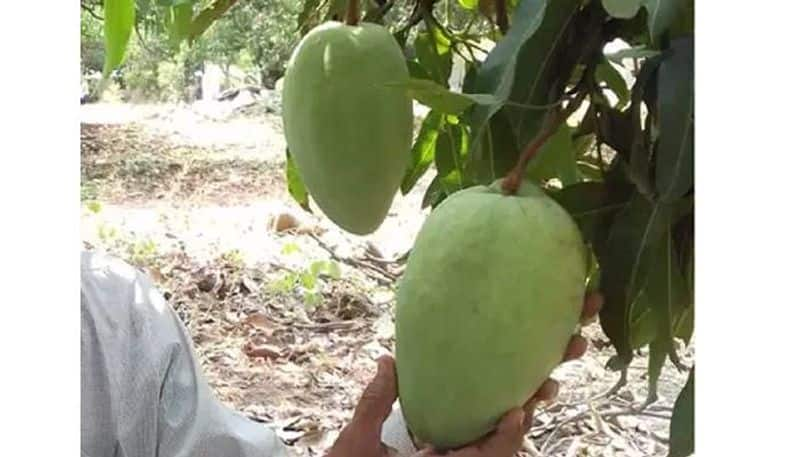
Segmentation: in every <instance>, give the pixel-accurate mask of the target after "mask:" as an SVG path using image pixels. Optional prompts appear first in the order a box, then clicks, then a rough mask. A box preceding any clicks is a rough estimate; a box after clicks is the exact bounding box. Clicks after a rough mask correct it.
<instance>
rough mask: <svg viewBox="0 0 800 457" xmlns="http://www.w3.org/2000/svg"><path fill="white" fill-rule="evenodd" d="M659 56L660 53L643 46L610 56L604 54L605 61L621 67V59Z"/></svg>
mask: <svg viewBox="0 0 800 457" xmlns="http://www.w3.org/2000/svg"><path fill="white" fill-rule="evenodd" d="M659 54H661V51H656V50H654V49H649V48H648V47H647V46H645V45H643V44H642V45H638V46H633V47H631V48H628V49H621V50H619V51H616V52H612V53H611V54H606V59H608V60H610V61H611V62H614V63H617V64H620V65H622V61H623V59H647V58H650V57H655V56H657V55H659Z"/></svg>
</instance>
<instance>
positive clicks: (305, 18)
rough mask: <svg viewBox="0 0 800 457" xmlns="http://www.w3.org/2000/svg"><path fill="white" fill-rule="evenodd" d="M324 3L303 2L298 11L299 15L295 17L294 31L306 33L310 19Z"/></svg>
mask: <svg viewBox="0 0 800 457" xmlns="http://www.w3.org/2000/svg"><path fill="white" fill-rule="evenodd" d="M325 1H326V0H305V1H304V2H303V9H302V10H300V14H298V15H297V29H295V30H298V31H303V33H305V32H307V31H308V30H309V27H308V25H309V23H310V22H311V19H312V18H313V17H314V16H316V14H317V13H318V11H319V8H320V4H321V3H324V2H325Z"/></svg>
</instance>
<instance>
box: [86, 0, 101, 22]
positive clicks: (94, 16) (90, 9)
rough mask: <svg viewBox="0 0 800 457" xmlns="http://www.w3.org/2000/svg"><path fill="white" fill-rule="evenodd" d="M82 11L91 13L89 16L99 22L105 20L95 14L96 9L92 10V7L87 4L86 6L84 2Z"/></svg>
mask: <svg viewBox="0 0 800 457" xmlns="http://www.w3.org/2000/svg"><path fill="white" fill-rule="evenodd" d="M81 9H82V10H84V11H86V12H87V13H89V16H92V17H93V18H95V19H97V20H98V21H102V20H103V16H100V15H99V14H97V13H95V12H94V8H92V7H91V6H88V5H87V4H85V3H83V2H81Z"/></svg>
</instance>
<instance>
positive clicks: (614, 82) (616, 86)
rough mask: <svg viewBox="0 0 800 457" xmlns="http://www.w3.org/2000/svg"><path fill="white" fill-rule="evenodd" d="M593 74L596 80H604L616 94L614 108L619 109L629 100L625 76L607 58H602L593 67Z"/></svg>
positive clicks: (629, 94) (629, 95)
mask: <svg viewBox="0 0 800 457" xmlns="http://www.w3.org/2000/svg"><path fill="white" fill-rule="evenodd" d="M594 76H595V79H596V80H597V82H605V83H606V84H607V85H608V88H609V89H611V91H612V92H614V94H615V95H616V96H617V104H616V108H617V109H621V108H622V107H624V106H625V105H627V104H628V102H629V101H630V100H631V91H630V89H629V88H628V83H627V82H625V78H623V77H622V75H621V74H619V70H617V69H616V68H615V67H614V66H613V65H612V64H611V63H610V62H609V61H608V60H603V61H602V62H600V63H599V64H598V65H597V67H595V71H594Z"/></svg>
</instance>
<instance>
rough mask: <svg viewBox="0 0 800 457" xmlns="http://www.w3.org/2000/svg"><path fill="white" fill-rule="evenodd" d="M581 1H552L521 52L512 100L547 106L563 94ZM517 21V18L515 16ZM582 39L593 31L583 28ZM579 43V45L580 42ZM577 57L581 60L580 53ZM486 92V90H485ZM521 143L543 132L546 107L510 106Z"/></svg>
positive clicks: (512, 123)
mask: <svg viewBox="0 0 800 457" xmlns="http://www.w3.org/2000/svg"><path fill="white" fill-rule="evenodd" d="M581 3H582V2H580V1H574V0H561V1H558V2H552V1H551V2H548V3H547V11H546V13H545V17H544V19H543V21H542V24H541V26H540V27H539V29H538V30H537V31H536V33H535V35H534V36H533V37H532V39H531V40H529V41H528V42H527V43H526V44H525V46H524V47H523V49H522V51H521V52H520V54H519V62H521V63H523V64H521V65H520V66H519V67H518V68H517V69H516V70H517V71H516V72H515V75H514V84H513V85H512V89H511V93H510V96H509V100H511V101H513V102H516V103H518V104H520V105H528V106H530V105H547V104H550V103H552V102H554V101H556V100H558V99H559V97H561V96H562V93H563V88H564V87H565V86H566V83H567V80H568V79H569V77H570V75H569V74H568V73H566V72H565V71H564V68H571V67H572V66H573V64H572V63H571V62H569V61H568V60H567V59H566V58H565V56H564V55H565V54H566V52H565V51H563V49H559V46H565V45H566V44H565V42H564V40H565V39H567V38H568V33H569V30H570V27H569V25H570V24H571V23H572V22H573V20H575V16H576V15H577V13H578V12H579V11H580V7H581ZM515 21H516V18H515ZM581 32H582V33H584V34H585V35H584V36H582V37H581V38H582V39H583V40H588V39H591V38H590V36H589V35H590V34H591V33H592V30H591V29H589V28H588V27H587V29H586V30H582V31H581ZM576 46H577V45H576ZM573 54H575V55H574V56H573V59H574V60H577V54H578V53H573ZM482 92H483V91H482ZM505 111H507V112H508V113H509V118H510V119H511V126H512V130H513V132H514V136H515V138H516V141H517V145H518V146H519V147H520V148H522V147H524V146H525V145H527V144H528V143H529V142H530V141H531V140H532V139H533V138H534V137H536V136H537V135H538V134H539V130H540V129H541V126H542V123H543V121H544V118H545V116H546V115H547V111H546V110H541V109H538V110H531V109H526V108H523V107H521V106H511V105H510V106H506V107H505Z"/></svg>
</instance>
